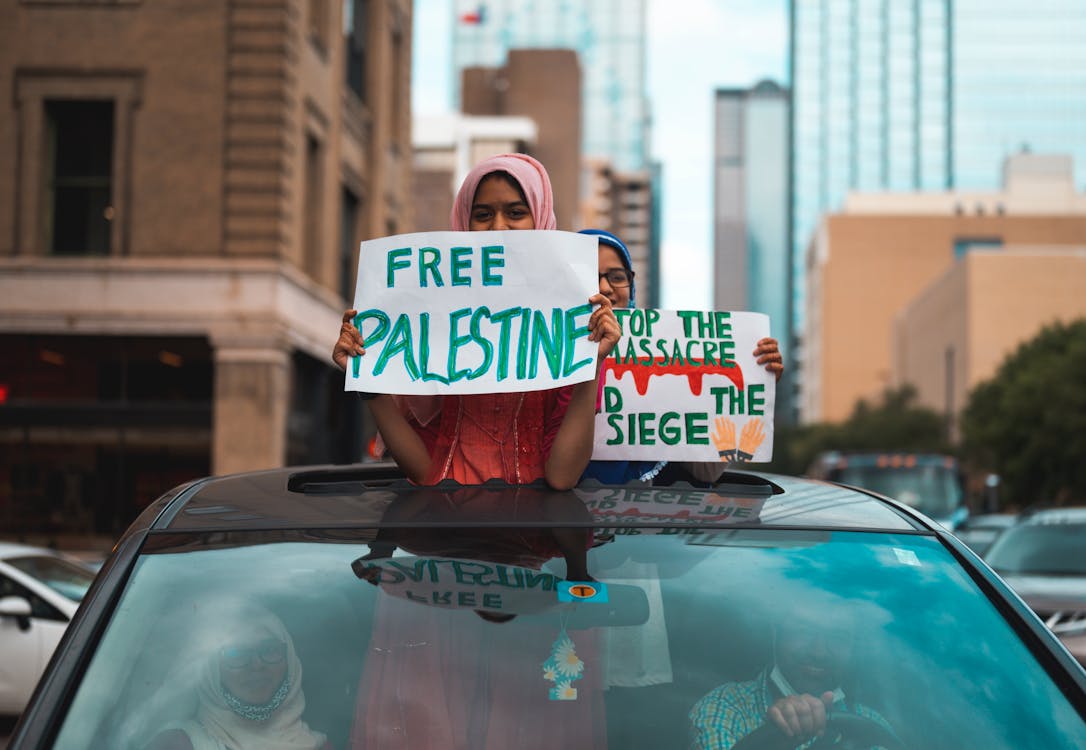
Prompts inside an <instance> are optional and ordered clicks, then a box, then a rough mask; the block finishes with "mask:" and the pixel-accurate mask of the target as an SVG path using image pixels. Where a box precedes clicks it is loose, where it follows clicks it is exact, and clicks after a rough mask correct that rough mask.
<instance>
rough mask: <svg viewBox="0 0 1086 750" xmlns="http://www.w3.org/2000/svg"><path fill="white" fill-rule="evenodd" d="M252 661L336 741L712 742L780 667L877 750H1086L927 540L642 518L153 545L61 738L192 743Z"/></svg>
mask: <svg viewBox="0 0 1086 750" xmlns="http://www.w3.org/2000/svg"><path fill="white" fill-rule="evenodd" d="M567 577H568V578H573V579H576V580H578V581H580V583H578V584H577V585H571V584H569V583H563V579H565V578H567ZM918 603H923V606H918ZM254 613H255V614H254ZM812 654H814V655H812ZM250 672H251V673H252V674H258V675H267V674H274V677H272V678H266V677H265V678H260V679H270V680H271V682H270V683H268V686H267V687H265V688H261V689H263V690H264V691H265V692H264V694H262V695H259V696H256V697H253V698H250V699H249V702H248V703H245V702H244V701H243V702H242V706H243V708H246V710H252V711H256V710H257V709H259V708H260V705H256V707H255V708H254V705H255V704H260V703H261V701H272V702H273V703H274V700H275V699H274V697H273V698H268V696H269V695H273V694H274V695H281V694H282V695H286V696H287V697H286V698H281V699H282V700H287V701H294V700H296V699H297V697H298V695H300V694H304V703H293V704H291V705H294V706H295V707H296V710H297V711H299V712H300V711H301V710H302V708H301V707H302V706H303V705H304V715H303V717H302V718H303V719H304V722H305V726H306V731H309V732H314V733H320V734H321V735H324V736H326V737H327V740H328V743H329V746H331V747H334V748H345V747H367V748H372V747H381V748H400V747H402V748H448V747H473V748H474V747H479V748H482V747H501V748H511V747H517V748H535V747H539V748H543V747H548V748H549V747H592V748H623V749H637V748H645V749H646V750H648V749H650V748H651V749H653V750H656V749H658V748H662V747H687V746H690V743H691V742H692V741H694V740H695V739H697V740H698V741H699V742H703V746H707V747H716V746H721V747H726V746H729V745H727V744H724V743H725V739H726V738H728V737H730V738H732V739H735V738H737V737H740V736H742V735H744V734H745V733H746V732H749V731H750V730H751V729H753V728H754V727H755V726H756V725H757V722H758V718H757V717H758V715H759V714H760V713H764V711H765V709H766V706H765V705H763V704H764V702H765V700H766V696H768V695H770V694H771V690H777V689H778V688H770V683H771V682H772V683H773V684H774V685H777V684H779V678H780V677H781V675H786V674H790V675H791V677H790V678H789V679H791V680H792V681H793V682H794V683H795V688H796V689H797V690H804V691H806V690H808V689H816V688H814V687H810V685H817V684H819V683H822V684H831V685H832V686H833V689H834V690H836V691H837V693H835V695H838V694H839V697H840V701H841V702H840V705H838V704H836V703H835V704H834V707H835V711H836V712H837V713H840V714H853V715H855V716H854V717H853V720H852V722H851V723H849V722H845V723H843V724H842V725H841V726H842V727H844V729H842V730H841V731H843V732H844V733H846V734H848V733H856V734H857V735H858V736H861V737H866V738H867V741H871V742H873V743H874V744H878V745H880V746H883V747H889V748H948V749H949V748H961V747H984V748H1008V749H1010V748H1022V747H1046V748H1049V747H1052V748H1055V747H1067V748H1070V747H1086V725H1084V723H1083V720H1082V718H1081V717H1080V716H1079V715H1078V713H1076V711H1075V709H1074V708H1073V707H1072V706H1071V705H1070V704H1069V703H1068V701H1067V700H1066V699H1065V697H1064V695H1063V694H1062V693H1061V692H1060V690H1059V689H1058V688H1057V687H1056V685H1055V684H1054V683H1053V681H1052V679H1051V678H1050V676H1049V675H1048V673H1046V672H1045V671H1044V669H1042V668H1041V667H1040V666H1039V665H1038V662H1037V661H1036V659H1035V658H1034V657H1033V655H1031V653H1030V652H1029V651H1028V650H1027V648H1026V647H1025V646H1024V645H1023V644H1022V642H1021V641H1020V639H1019V638H1018V636H1017V635H1016V634H1015V632H1014V630H1013V629H1012V628H1011V627H1010V626H1009V625H1008V624H1007V623H1006V621H1005V620H1004V619H1003V617H1002V616H1001V615H1000V614H999V612H998V611H997V610H996V608H995V607H994V606H993V605H992V604H991V602H990V601H989V600H988V599H987V598H986V597H985V596H984V595H983V594H982V593H981V592H980V591H979V590H978V589H977V587H976V585H975V583H974V582H973V580H972V579H971V578H970V577H969V576H968V575H966V573H965V572H964V571H963V570H962V569H961V567H960V566H959V565H958V563H957V562H956V561H955V560H954V559H953V557H952V556H951V555H950V554H949V553H948V552H947V551H946V550H945V549H944V548H943V547H942V546H941V544H940V543H939V542H938V541H937V540H936V539H935V538H933V537H929V536H922V535H917V534H909V533H902V534H885V533H873V532H865V531H838V532H825V531H806V530H802V529H791V530H786V529H770V528H746V529H730V530H717V531H698V530H695V529H664V530H660V529H652V528H644V527H643V528H635V529H630V528H626V529H623V528H619V529H612V530H609V531H602V530H596V531H595V532H594V533H593V532H592V531H591V530H588V529H559V530H553V529H545V528H533V529H523V528H519V529H498V528H486V529H465V528H458V529H448V528H442V529H432V530H431V529H426V528H408V529H398V530H397V529H387V528H386V529H384V530H383V531H381V533H380V534H378V533H377V532H376V531H355V530H335V531H329V532H312V531H310V532H305V533H293V532H270V531H264V532H251V533H228V532H222V531H210V532H206V533H203V534H180V533H178V534H161V535H152V536H151V537H149V538H148V541H147V542H146V543H145V554H144V555H143V556H142V557H141V558H140V559H139V560H138V561H137V562H136V565H135V568H134V571H133V573H132V575H131V577H130V579H129V581H128V584H127V586H126V589H125V591H124V593H123V596H122V598H121V600H120V602H119V604H118V605H117V607H116V611H115V613H114V614H113V617H112V619H111V621H110V622H109V624H108V627H107V629H106V630H105V632H104V635H103V636H102V637H101V640H100V641H99V643H98V645H97V649H96V652H95V654H94V656H93V659H92V660H91V662H90V665H89V667H88V668H87V670H86V671H85V673H84V675H83V677H82V682H81V686H80V687H79V688H78V690H77V692H76V694H75V697H74V700H73V701H72V703H71V704H70V707H69V710H68V712H67V715H66V717H65V718H64V722H63V726H62V727H61V729H60V732H59V735H58V737H57V739H56V744H55V747H57V748H72V749H83V748H100V747H110V748H118V749H123V748H144V747H147V746H148V745H149V744H151V746H153V742H154V740H155V738H156V737H158V736H161V734H162V733H163V732H164V731H165V730H168V729H170V728H178V727H187V728H188V729H187V730H186V731H190V732H205V731H206V732H210V731H212V730H209V729H207V728H206V727H203V725H202V724H201V720H200V718H199V717H200V716H204V717H206V716H208V715H209V712H213V711H212V708H209V706H212V704H214V705H217V706H219V708H218V709H215V710H218V711H220V713H219V714H217V715H219V716H220V718H222V717H223V716H226V717H228V718H229V717H231V716H232V714H231V713H230V711H227V710H226V709H225V704H223V703H222V701H224V700H226V698H225V696H227V695H228V694H229V695H236V694H240V693H243V692H244V691H245V690H250V689H256V688H259V687H260V685H259V684H256V688H254V683H252V682H250V683H249V684H248V685H246V684H241V685H239V686H237V687H234V682H232V681H233V680H235V679H236V678H237V677H238V675H239V674H242V673H244V674H249V673H250ZM252 679H253V680H258V678H255V677H254V678H252ZM292 679H296V681H297V687H296V688H295V687H292V685H293V684H294V683H292V682H291V680H292ZM105 685H108V686H112V687H111V689H109V690H104V689H102V686H105ZM276 685H279V686H280V687H279V691H278V692H277V691H276ZM288 688H289V689H288ZM258 692H259V690H258ZM232 700H233V699H232ZM736 700H738V701H739V703H737V704H736V706H738V708H735V710H730V709H727V706H728V705H730V704H729V701H736ZM276 705H278V704H276ZM838 708H839V709H840V710H839V711H837V709H838ZM963 717H968V720H963ZM223 720H224V721H227V719H223ZM230 721H232V722H234V723H238V722H239V721H240V720H239V719H238V718H237V717H236V716H233V718H229V721H228V722H227V723H229V722H230ZM842 721H843V720H842ZM201 727H203V728H201ZM214 731H217V730H214ZM297 731H301V729H300V727H299V728H297ZM872 738H874V739H873V740H872ZM713 742H716V743H718V744H716V745H713V744H710V743H713ZM867 746H868V745H864V747H867Z"/></svg>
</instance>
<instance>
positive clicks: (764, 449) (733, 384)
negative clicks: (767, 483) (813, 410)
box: [592, 309, 776, 462]
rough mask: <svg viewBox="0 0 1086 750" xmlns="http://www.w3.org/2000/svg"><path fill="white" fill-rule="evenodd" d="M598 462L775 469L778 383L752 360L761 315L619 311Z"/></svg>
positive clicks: (599, 426) (607, 366)
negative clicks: (754, 464)
mask: <svg viewBox="0 0 1086 750" xmlns="http://www.w3.org/2000/svg"><path fill="white" fill-rule="evenodd" d="M615 315H616V316H617V317H618V321H619V324H620V325H621V326H622V338H621V339H620V340H619V342H618V345H617V346H616V347H615V349H614V351H613V352H612V353H611V355H609V356H608V357H607V359H606V360H605V362H604V371H603V379H604V383H603V392H602V396H603V398H602V402H601V404H600V411H599V413H598V414H597V415H596V434H595V445H594V448H593V452H592V458H593V459H602V460H621V459H637V460H655V461H659V460H664V459H666V460H671V461H674V460H685V461H727V462H731V461H769V460H771V459H772V458H773V404H774V401H775V398H776V379H775V377H774V376H773V375H772V374H770V373H769V372H767V371H766V369H765V366H764V365H759V364H758V363H757V362H756V361H755V358H754V355H753V352H754V349H755V347H756V345H757V343H758V341H759V339H762V338H765V337H767V336H769V317H768V316H767V315H763V314H761V313H751V312H729V311H721V310H716V311H695V310H634V309H631V310H625V309H624V310H615Z"/></svg>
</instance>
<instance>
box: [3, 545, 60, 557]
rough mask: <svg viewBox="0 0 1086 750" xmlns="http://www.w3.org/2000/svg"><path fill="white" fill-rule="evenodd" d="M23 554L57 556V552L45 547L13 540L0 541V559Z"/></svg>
mask: <svg viewBox="0 0 1086 750" xmlns="http://www.w3.org/2000/svg"><path fill="white" fill-rule="evenodd" d="M25 555H45V556H47V557H57V556H58V554H57V553H56V552H54V551H53V550H51V549H46V548H45V547H32V546H30V545H28V544H18V543H15V542H0V560H2V559H4V558H8V557H23V556H25Z"/></svg>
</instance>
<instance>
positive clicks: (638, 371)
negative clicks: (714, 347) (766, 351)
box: [603, 357, 743, 396]
mask: <svg viewBox="0 0 1086 750" xmlns="http://www.w3.org/2000/svg"><path fill="white" fill-rule="evenodd" d="M666 361H667V359H666V358H665V357H657V358H656V359H654V360H653V361H652V364H649V365H645V364H641V363H640V362H639V361H638V360H636V359H634V360H631V361H626V362H621V363H620V362H618V361H617V360H616V359H615V358H614V357H608V358H607V359H606V360H605V361H604V363H603V371H604V372H607V371H608V370H610V371H611V372H613V373H614V375H615V380H622V376H623V375H625V374H626V373H627V372H630V373H633V377H634V384H635V385H636V386H637V392H638V393H639V394H640V395H642V396H644V395H645V393H646V392H647V391H648V389H649V380H650V379H651V378H652V376H653V375H685V376H686V382H687V383H688V384H689V386H690V392H691V393H693V394H694V395H695V396H700V395H701V380H702V378H703V377H705V376H706V375H724V376H725V377H727V378H728V379H729V380H731V381H732V382H733V383H735V387H736V388H738V389H739V390H743V371H742V370H741V369H740V367H739V365H738V363H736V362H734V361H731V362H730V363H731V366H730V367H728V366H725V365H720V364H715V363H714V364H711V365H705V364H702V363H703V361H704V360H698V359H688V360H686V364H682V365H676V364H664V363H665V362H666Z"/></svg>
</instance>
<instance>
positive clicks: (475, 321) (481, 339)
mask: <svg viewBox="0 0 1086 750" xmlns="http://www.w3.org/2000/svg"><path fill="white" fill-rule="evenodd" d="M484 316H485V317H487V318H489V317H490V308H489V307H486V306H483V307H480V308H478V309H476V310H475V312H474V313H472V315H471V326H470V327H469V329H468V330H470V331H471V337H472V338H473V339H475V342H476V343H477V344H479V346H481V347H482V348H483V363H482V364H481V365H479V366H478V367H477V368H475V370H474V371H473V372H472V373H471V374H470V375H468V380H475V378H478V377H480V376H482V375H483V374H484V373H486V371H487V370H489V369H490V366H491V365H492V364H494V345H493V344H491V343H490V340H489V339H487V337H486V336H484V335H483V332H482V331H481V330H480V329H479V319H480V318H482V317H484Z"/></svg>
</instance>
